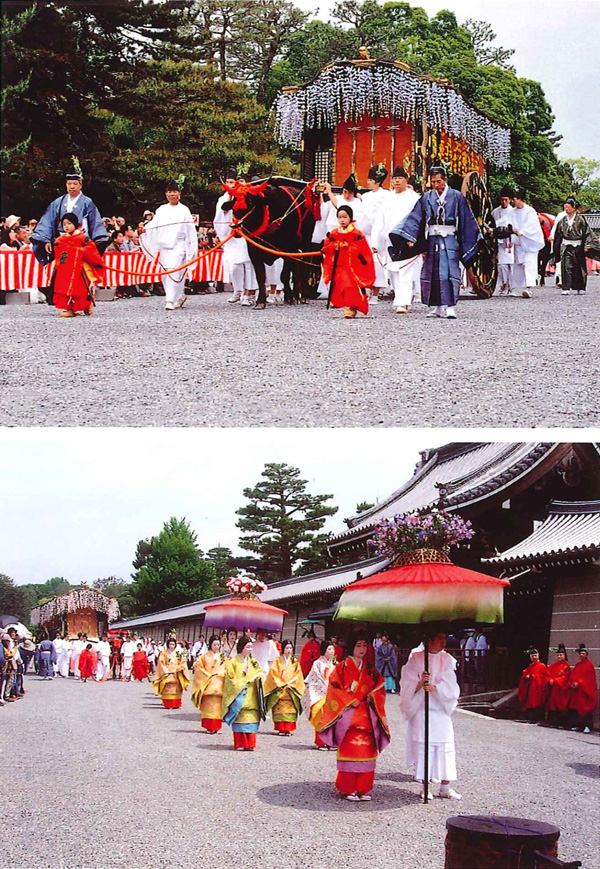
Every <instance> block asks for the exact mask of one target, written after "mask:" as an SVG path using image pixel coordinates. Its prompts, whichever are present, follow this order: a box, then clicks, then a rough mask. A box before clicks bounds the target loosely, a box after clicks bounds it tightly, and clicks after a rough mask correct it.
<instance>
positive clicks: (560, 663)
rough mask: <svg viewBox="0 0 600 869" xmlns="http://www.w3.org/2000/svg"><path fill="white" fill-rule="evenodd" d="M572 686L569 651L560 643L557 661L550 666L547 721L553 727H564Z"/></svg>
mask: <svg viewBox="0 0 600 869" xmlns="http://www.w3.org/2000/svg"><path fill="white" fill-rule="evenodd" d="M570 686H571V667H570V665H569V662H568V661H567V650H566V649H565V647H564V644H563V643H559V645H558V649H557V650H556V661H554V662H553V663H552V664H548V696H547V698H546V720H547V722H548V724H551V725H552V726H553V727H564V726H565V717H566V712H567V706H568V705H569V698H570V696H571V692H570V690H569V689H570Z"/></svg>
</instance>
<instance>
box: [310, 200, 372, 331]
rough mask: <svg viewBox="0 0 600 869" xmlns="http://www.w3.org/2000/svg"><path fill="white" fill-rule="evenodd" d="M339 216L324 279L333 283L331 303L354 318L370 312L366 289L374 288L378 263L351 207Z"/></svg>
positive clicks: (327, 253) (329, 242)
mask: <svg viewBox="0 0 600 869" xmlns="http://www.w3.org/2000/svg"><path fill="white" fill-rule="evenodd" d="M337 217H338V223H339V228H338V229H334V230H332V231H331V232H330V233H328V234H327V238H326V239H325V242H324V244H323V280H324V282H325V283H326V284H330V288H329V304H330V305H332V306H333V307H334V308H343V309H344V317H345V318H346V319H353V318H354V317H356V312H357V311H360V312H361V314H367V313H368V311H369V302H368V300H367V294H366V292H364V290H365V288H366V287H372V286H373V283H374V281H375V264H374V263H373V254H372V252H371V248H370V247H369V242H368V241H367V239H366V237H365V236H364V235H363V233H362V232H359V231H358V230H357V229H356V227H355V226H354V223H353V222H352V218H353V212H352V209H351V208H350V206H349V205H340V207H339V208H338V210H337Z"/></svg>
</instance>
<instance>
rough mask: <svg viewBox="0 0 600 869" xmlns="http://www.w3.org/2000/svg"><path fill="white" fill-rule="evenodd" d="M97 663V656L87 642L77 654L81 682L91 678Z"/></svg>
mask: <svg viewBox="0 0 600 869" xmlns="http://www.w3.org/2000/svg"><path fill="white" fill-rule="evenodd" d="M97 663H98V656H97V655H96V654H94V652H92V644H91V643H88V644H87V646H86V647H85V649H84V650H83V651H82V652H81V653H80V655H79V675H80V676H81V681H82V682H87V680H88V679H91V678H92V676H93V674H94V670H95V668H96V665H97Z"/></svg>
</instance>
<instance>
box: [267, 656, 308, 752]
mask: <svg viewBox="0 0 600 869" xmlns="http://www.w3.org/2000/svg"><path fill="white" fill-rule="evenodd" d="M281 649H282V653H281V655H280V656H279V658H276V659H275V661H274V662H273V666H272V667H271V669H270V670H269V672H268V675H267V678H266V679H265V709H266V711H267V712H268V711H269V710H271V713H272V715H273V724H274V726H275V730H276V731H277V732H278V733H279V735H280V736H291V735H292V733H293V732H294V730H295V729H296V721H297V720H298V715H299V714H300V712H301V709H302V703H301V698H302V695H303V694H304V677H303V676H302V669H301V667H300V661H299V660H298V659H297V658H296V656H295V655H294V645H293V643H292V642H291V641H290V640H284V641H283V642H282V644H281Z"/></svg>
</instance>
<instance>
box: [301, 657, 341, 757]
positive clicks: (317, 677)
mask: <svg viewBox="0 0 600 869" xmlns="http://www.w3.org/2000/svg"><path fill="white" fill-rule="evenodd" d="M334 657H335V646H334V644H333V643H332V642H330V640H323V641H322V643H321V657H320V658H317V660H316V661H315V662H314V664H313V665H312V667H311V669H310V673H309V674H308V676H307V677H306V679H305V682H304V684H305V685H306V688H305V689H304V694H303V695H302V708H303V709H304V712H305V713H306V717H307V718H308V720H309V721H310V723H311V724H312V726H313V727H314V729H315V747H316V748H318V749H319V751H328V750H329V748H328V746H327V745H325V743H324V742H323V740H322V739H321V737H320V736H319V726H320V724H321V718H322V715H323V707H324V705H325V697H326V695H327V686H328V684H329V677H330V676H331V674H332V673H333V668H334V667H335V663H334Z"/></svg>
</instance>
